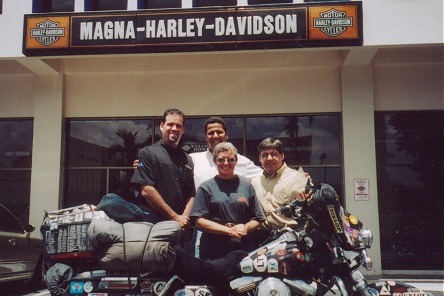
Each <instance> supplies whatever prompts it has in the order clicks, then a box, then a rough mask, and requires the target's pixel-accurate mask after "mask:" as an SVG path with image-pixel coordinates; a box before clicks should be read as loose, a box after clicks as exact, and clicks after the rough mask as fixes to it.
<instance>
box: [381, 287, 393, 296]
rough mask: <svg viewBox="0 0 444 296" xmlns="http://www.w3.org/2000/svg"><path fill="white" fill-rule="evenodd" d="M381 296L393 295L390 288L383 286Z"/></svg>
mask: <svg viewBox="0 0 444 296" xmlns="http://www.w3.org/2000/svg"><path fill="white" fill-rule="evenodd" d="M387 287H388V288H387ZM379 295H381V296H383V295H392V293H390V286H386V285H384V286H382V287H381V291H379Z"/></svg>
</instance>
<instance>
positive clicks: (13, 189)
mask: <svg viewBox="0 0 444 296" xmlns="http://www.w3.org/2000/svg"><path fill="white" fill-rule="evenodd" d="M32 136H33V121H32V120H27V119H18V120H0V139H2V141H0V203H1V204H3V205H4V206H6V207H7V208H8V209H9V210H10V211H11V212H12V213H13V214H14V215H15V216H16V217H17V218H18V219H20V221H22V222H23V223H24V224H26V223H28V221H29V199H30V190H31V163H32Z"/></svg>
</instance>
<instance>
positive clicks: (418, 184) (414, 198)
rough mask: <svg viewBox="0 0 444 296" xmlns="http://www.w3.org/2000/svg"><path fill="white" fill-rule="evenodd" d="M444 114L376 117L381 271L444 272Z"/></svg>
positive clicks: (388, 113) (419, 113) (393, 114)
mask: <svg viewBox="0 0 444 296" xmlns="http://www.w3.org/2000/svg"><path fill="white" fill-rule="evenodd" d="M443 115H444V113H443V112H439V111H427V112H420V111H416V112H413V111H412V112H378V113H376V114H375V131H376V157H377V173H378V201H379V219H380V231H381V255H382V268H383V269H389V270H390V269H391V270H403V269H408V270H411V269H430V270H433V269H440V270H442V269H443V268H444V264H443V258H442V254H443V243H442V242H443V241H444V237H443V233H444V229H443V228H444V227H443V180H444V176H443V153H442V152H443V148H444V146H443V126H444V125H443Z"/></svg>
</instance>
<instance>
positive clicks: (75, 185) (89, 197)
mask: <svg viewBox="0 0 444 296" xmlns="http://www.w3.org/2000/svg"><path fill="white" fill-rule="evenodd" d="M107 172H108V171H107V170H106V169H101V170H99V169H97V170H96V169H85V170H80V169H79V170H67V171H66V174H65V195H64V197H65V200H64V202H63V207H64V208H66V207H72V206H77V205H82V204H94V205H97V204H98V203H99V202H100V199H101V198H102V196H104V195H105V194H106V193H107V192H106V180H107Z"/></svg>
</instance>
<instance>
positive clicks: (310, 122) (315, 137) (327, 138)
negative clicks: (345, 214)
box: [246, 115, 342, 196]
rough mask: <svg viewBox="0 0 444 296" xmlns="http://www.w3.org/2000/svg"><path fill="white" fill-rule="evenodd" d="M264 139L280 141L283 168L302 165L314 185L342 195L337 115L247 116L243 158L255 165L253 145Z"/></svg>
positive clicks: (256, 158)
mask: <svg viewBox="0 0 444 296" xmlns="http://www.w3.org/2000/svg"><path fill="white" fill-rule="evenodd" d="M268 137H271V138H277V139H279V140H281V141H282V143H283V144H284V153H285V163H286V164H287V165H289V166H291V167H294V168H298V167H301V166H302V168H303V169H304V171H305V172H307V173H309V174H310V176H311V177H312V179H313V182H314V183H315V185H320V183H328V184H330V185H332V186H333V187H334V188H335V189H336V191H337V192H338V194H339V195H340V196H342V194H341V192H342V183H341V180H342V178H341V176H342V175H341V153H340V151H341V148H340V117H339V115H298V116H273V117H264V116H260V117H259V116H258V117H248V118H247V119H246V147H247V155H246V156H247V157H248V158H250V159H251V160H253V161H255V163H256V164H257V165H260V162H259V159H258V157H257V155H258V151H257V146H258V145H259V143H260V142H261V141H262V140H263V139H265V138H268Z"/></svg>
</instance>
